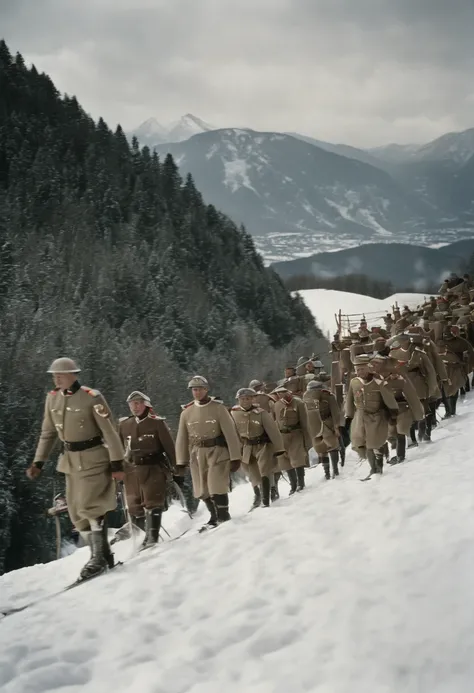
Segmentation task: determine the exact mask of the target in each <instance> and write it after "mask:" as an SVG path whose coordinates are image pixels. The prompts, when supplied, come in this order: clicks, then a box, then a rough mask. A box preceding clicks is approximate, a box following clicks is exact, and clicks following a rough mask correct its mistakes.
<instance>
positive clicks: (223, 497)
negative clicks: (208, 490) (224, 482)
mask: <svg viewBox="0 0 474 693" xmlns="http://www.w3.org/2000/svg"><path fill="white" fill-rule="evenodd" d="M212 500H213V501H214V505H215V506H216V513H217V524H219V525H220V524H222V523H223V522H228V521H229V520H230V513H229V496H228V494H227V493H216V494H214V495H213V496H212Z"/></svg>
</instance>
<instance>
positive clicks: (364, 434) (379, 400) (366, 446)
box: [345, 354, 398, 479]
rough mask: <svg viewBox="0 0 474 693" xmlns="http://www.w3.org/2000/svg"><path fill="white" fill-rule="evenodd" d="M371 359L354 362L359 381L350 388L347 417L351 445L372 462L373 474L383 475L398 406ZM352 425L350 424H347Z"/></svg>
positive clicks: (371, 470) (357, 359) (360, 455)
mask: <svg viewBox="0 0 474 693" xmlns="http://www.w3.org/2000/svg"><path fill="white" fill-rule="evenodd" d="M369 363H370V357H369V356H368V355H365V354H361V355H360V356H357V357H356V358H355V360H354V366H355V370H356V377H355V378H353V379H352V380H351V382H350V385H349V390H348V393H347V398H346V407H345V415H346V419H350V420H351V421H352V423H351V443H352V447H353V449H354V450H356V451H357V452H358V454H359V457H360V458H361V459H368V461H369V464H370V474H369V475H368V477H367V479H369V478H370V477H371V475H372V474H382V472H383V451H382V447H383V445H384V444H385V442H386V440H387V438H388V424H389V421H391V422H395V421H396V420H397V416H398V404H397V402H396V400H395V397H394V396H393V393H392V392H391V390H390V389H389V388H388V387H387V385H386V383H385V381H384V380H383V378H378V377H377V376H375V375H373V374H372V373H371V372H370V368H369ZM347 423H348V422H347Z"/></svg>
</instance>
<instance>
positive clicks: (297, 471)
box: [274, 385, 312, 496]
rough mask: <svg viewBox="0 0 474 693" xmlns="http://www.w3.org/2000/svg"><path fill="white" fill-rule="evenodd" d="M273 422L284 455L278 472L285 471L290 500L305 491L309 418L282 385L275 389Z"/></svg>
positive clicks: (300, 401) (301, 405) (302, 406)
mask: <svg viewBox="0 0 474 693" xmlns="http://www.w3.org/2000/svg"><path fill="white" fill-rule="evenodd" d="M274 393H275V394H276V395H277V397H278V401H277V402H276V403H275V419H276V422H277V425H278V428H279V430H280V433H281V434H282V436H283V444H284V446H285V451H286V454H285V455H281V456H280V457H279V459H278V466H279V469H280V471H282V472H283V471H287V472H288V477H289V479H290V487H291V488H290V496H292V495H293V494H294V493H295V492H296V491H302V490H303V489H304V487H305V467H306V466H307V464H308V450H309V448H310V447H311V445H312V441H311V434H310V432H309V428H308V416H307V413H306V407H305V405H304V402H303V401H302V400H301V399H300V398H299V397H295V396H294V395H293V394H292V393H291V392H290V390H289V389H288V388H287V387H285V386H284V385H282V386H280V387H277V388H276V389H275V390H274Z"/></svg>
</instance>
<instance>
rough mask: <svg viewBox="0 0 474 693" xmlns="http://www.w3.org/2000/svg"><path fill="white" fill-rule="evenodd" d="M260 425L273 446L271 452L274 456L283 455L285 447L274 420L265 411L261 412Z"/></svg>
mask: <svg viewBox="0 0 474 693" xmlns="http://www.w3.org/2000/svg"><path fill="white" fill-rule="evenodd" d="M262 423H263V428H264V429H265V433H266V434H267V436H268V437H269V438H270V441H271V443H272V445H273V450H274V454H275V455H283V453H284V452H285V446H284V445H283V438H282V436H281V433H280V431H279V428H278V426H277V425H276V422H275V419H274V418H273V416H272V415H271V414H269V413H268V412H267V411H263V412H262Z"/></svg>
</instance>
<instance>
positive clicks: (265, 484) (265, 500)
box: [262, 476, 271, 508]
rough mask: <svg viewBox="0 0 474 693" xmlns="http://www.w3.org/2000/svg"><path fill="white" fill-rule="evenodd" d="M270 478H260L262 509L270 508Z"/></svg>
mask: <svg viewBox="0 0 474 693" xmlns="http://www.w3.org/2000/svg"><path fill="white" fill-rule="evenodd" d="M270 486H271V481H270V477H268V476H262V505H263V507H264V508H268V507H269V506H270Z"/></svg>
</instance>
